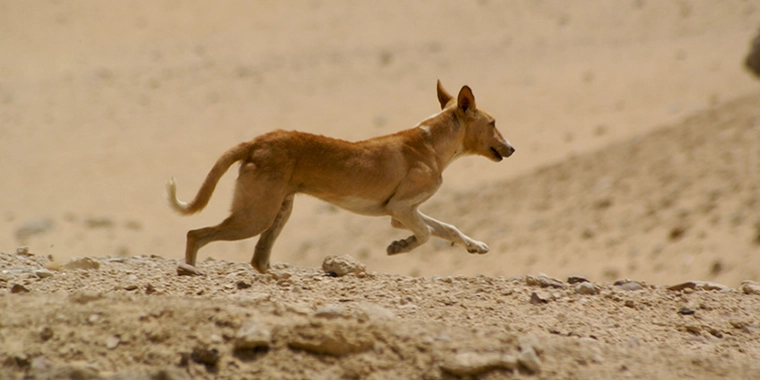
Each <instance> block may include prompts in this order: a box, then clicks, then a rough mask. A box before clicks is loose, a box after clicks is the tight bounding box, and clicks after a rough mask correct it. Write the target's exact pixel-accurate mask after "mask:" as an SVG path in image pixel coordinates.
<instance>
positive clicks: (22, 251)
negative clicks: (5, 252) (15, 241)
mask: <svg viewBox="0 0 760 380" xmlns="http://www.w3.org/2000/svg"><path fill="white" fill-rule="evenodd" d="M16 254H17V255H21V256H34V254H32V253H31V252H29V247H18V248H16Z"/></svg>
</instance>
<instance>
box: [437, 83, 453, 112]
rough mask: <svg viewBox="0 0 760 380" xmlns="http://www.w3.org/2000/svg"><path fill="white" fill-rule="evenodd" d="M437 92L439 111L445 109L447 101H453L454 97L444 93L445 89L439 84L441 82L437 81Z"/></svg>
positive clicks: (446, 92)
mask: <svg viewBox="0 0 760 380" xmlns="http://www.w3.org/2000/svg"><path fill="white" fill-rule="evenodd" d="M436 87H437V90H438V101H439V102H440V103H441V109H444V108H446V104H449V101H450V100H451V99H453V98H454V97H453V96H451V94H449V92H448V91H446V89H445V88H443V85H442V84H441V80H440V79H439V80H438V84H437V85H436Z"/></svg>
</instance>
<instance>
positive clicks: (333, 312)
mask: <svg viewBox="0 0 760 380" xmlns="http://www.w3.org/2000/svg"><path fill="white" fill-rule="evenodd" d="M314 316H315V317H317V318H326V319H335V318H341V317H348V316H349V315H348V309H346V308H345V307H344V306H341V305H333V304H330V305H326V306H323V307H322V308H320V309H319V310H317V311H316V312H315V313H314Z"/></svg>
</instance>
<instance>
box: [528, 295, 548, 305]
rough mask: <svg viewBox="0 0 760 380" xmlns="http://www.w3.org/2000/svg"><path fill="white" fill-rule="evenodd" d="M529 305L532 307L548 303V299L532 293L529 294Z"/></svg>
mask: <svg viewBox="0 0 760 380" xmlns="http://www.w3.org/2000/svg"><path fill="white" fill-rule="evenodd" d="M530 303H531V304H533V305H540V304H544V303H549V297H547V296H544V295H539V294H538V293H536V292H533V293H531V294H530Z"/></svg>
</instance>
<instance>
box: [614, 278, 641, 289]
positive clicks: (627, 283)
mask: <svg viewBox="0 0 760 380" xmlns="http://www.w3.org/2000/svg"><path fill="white" fill-rule="evenodd" d="M614 285H615V286H617V287H619V288H620V289H622V290H627V291H629V292H633V291H636V290H641V289H644V285H643V284H642V283H640V282H638V281H633V280H618V281H615V283H614Z"/></svg>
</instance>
